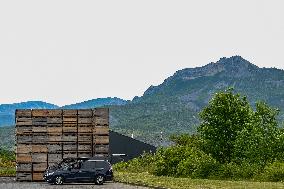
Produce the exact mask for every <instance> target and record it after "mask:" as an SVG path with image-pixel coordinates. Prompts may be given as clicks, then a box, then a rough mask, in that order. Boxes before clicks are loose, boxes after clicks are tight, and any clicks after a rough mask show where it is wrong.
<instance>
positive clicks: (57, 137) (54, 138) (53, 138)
mask: <svg viewBox="0 0 284 189" xmlns="http://www.w3.org/2000/svg"><path fill="white" fill-rule="evenodd" d="M48 142H49V143H61V142H62V134H61V133H57V134H49V135H48Z"/></svg>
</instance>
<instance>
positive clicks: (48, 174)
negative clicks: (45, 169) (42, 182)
mask: <svg viewBox="0 0 284 189" xmlns="http://www.w3.org/2000/svg"><path fill="white" fill-rule="evenodd" d="M53 174H54V172H49V173H47V174H46V175H47V176H50V175H53Z"/></svg>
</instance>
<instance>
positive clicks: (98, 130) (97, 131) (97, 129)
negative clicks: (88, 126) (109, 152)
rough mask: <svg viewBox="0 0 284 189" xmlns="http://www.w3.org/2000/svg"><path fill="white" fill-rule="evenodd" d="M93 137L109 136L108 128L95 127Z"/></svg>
mask: <svg viewBox="0 0 284 189" xmlns="http://www.w3.org/2000/svg"><path fill="white" fill-rule="evenodd" d="M94 134H95V135H109V128H108V127H105V126H96V127H95V130H94Z"/></svg>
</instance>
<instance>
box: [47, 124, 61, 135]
mask: <svg viewBox="0 0 284 189" xmlns="http://www.w3.org/2000/svg"><path fill="white" fill-rule="evenodd" d="M46 130H47V133H48V134H60V133H62V126H61V125H56V126H55V125H53V126H47V128H46Z"/></svg>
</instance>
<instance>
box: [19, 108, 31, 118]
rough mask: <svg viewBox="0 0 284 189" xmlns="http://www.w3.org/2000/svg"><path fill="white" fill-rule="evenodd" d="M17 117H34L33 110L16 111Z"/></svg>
mask: <svg viewBox="0 0 284 189" xmlns="http://www.w3.org/2000/svg"><path fill="white" fill-rule="evenodd" d="M16 117H18V118H19V117H32V110H16Z"/></svg>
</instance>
